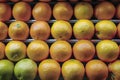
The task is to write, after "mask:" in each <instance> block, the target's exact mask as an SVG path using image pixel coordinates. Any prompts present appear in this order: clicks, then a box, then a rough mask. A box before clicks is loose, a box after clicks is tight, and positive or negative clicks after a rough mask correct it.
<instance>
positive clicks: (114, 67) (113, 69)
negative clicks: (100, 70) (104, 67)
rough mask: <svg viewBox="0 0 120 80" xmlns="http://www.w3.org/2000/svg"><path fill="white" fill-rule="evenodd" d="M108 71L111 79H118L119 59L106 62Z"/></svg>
mask: <svg viewBox="0 0 120 80" xmlns="http://www.w3.org/2000/svg"><path fill="white" fill-rule="evenodd" d="M108 68H109V71H110V73H111V80H119V79H120V60H116V61H114V62H112V63H109V64H108Z"/></svg>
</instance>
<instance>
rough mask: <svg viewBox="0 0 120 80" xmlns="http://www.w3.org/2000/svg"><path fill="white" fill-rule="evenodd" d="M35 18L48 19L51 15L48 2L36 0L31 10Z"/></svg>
mask: <svg viewBox="0 0 120 80" xmlns="http://www.w3.org/2000/svg"><path fill="white" fill-rule="evenodd" d="M32 15H33V17H34V19H35V20H42V21H49V20H50V18H51V15H52V10H51V7H50V5H49V4H48V3H45V2H38V3H37V4H36V5H35V6H34V7H33V10H32Z"/></svg>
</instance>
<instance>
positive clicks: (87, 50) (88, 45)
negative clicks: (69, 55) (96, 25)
mask: <svg viewBox="0 0 120 80" xmlns="http://www.w3.org/2000/svg"><path fill="white" fill-rule="evenodd" d="M73 54H74V57H75V59H77V60H80V61H82V62H87V61H89V60H91V59H92V58H93V57H94V55H95V46H94V44H93V43H92V42H91V41H89V40H79V41H78V42H76V43H75V44H74V46H73Z"/></svg>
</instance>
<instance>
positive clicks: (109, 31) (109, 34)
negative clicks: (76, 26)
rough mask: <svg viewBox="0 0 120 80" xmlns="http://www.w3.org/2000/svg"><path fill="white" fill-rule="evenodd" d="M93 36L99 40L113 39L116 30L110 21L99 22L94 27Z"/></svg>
mask: <svg viewBox="0 0 120 80" xmlns="http://www.w3.org/2000/svg"><path fill="white" fill-rule="evenodd" d="M95 31H96V32H95V35H96V36H97V37H98V38H99V39H112V38H114V37H115V35H116V32H117V28H116V25H115V23H114V22H112V21H110V20H101V21H99V22H97V23H96V25H95Z"/></svg>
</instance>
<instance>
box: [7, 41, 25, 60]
mask: <svg viewBox="0 0 120 80" xmlns="http://www.w3.org/2000/svg"><path fill="white" fill-rule="evenodd" d="M5 55H6V56H7V58H8V59H9V60H11V61H19V60H21V59H23V58H25V57H26V45H25V44H24V43H23V42H21V41H10V42H9V43H7V45H6V47H5Z"/></svg>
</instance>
